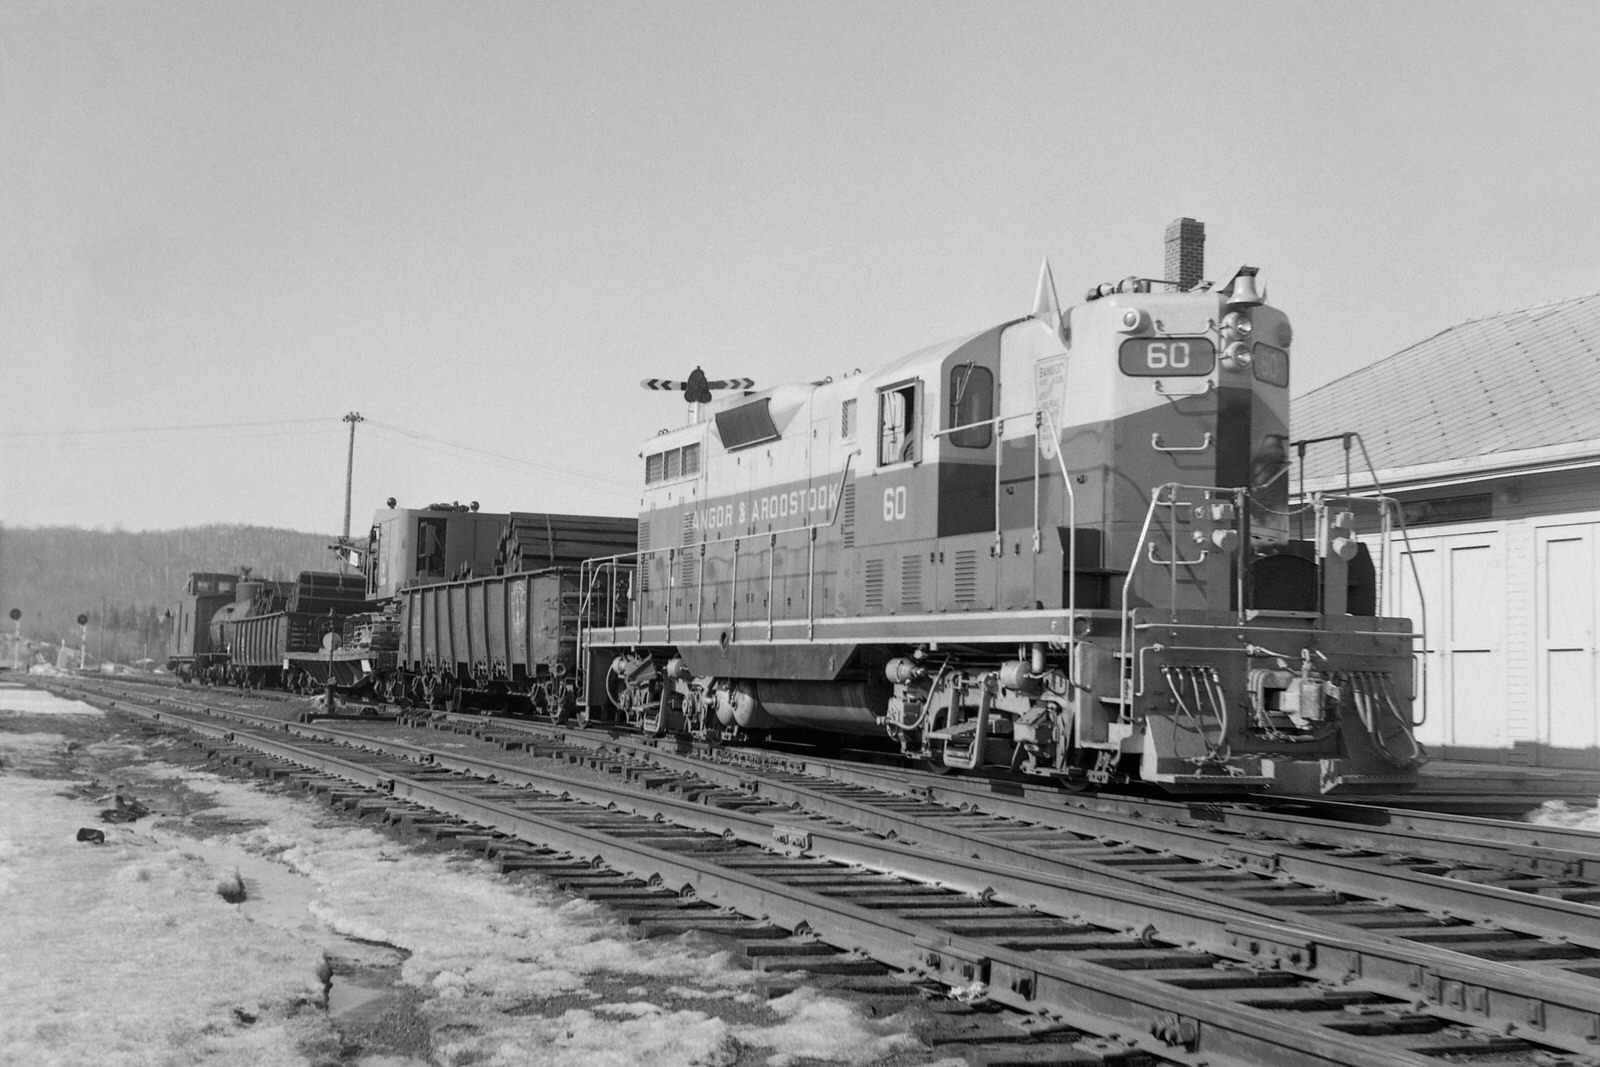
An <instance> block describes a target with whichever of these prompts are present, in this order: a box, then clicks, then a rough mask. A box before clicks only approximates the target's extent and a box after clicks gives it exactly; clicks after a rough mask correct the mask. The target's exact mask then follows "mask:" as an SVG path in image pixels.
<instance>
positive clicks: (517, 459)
mask: <svg viewBox="0 0 1600 1067" xmlns="http://www.w3.org/2000/svg"><path fill="white" fill-rule="evenodd" d="M367 425H369V426H373V427H376V428H378V429H381V430H386V431H388V432H389V433H392V434H396V435H398V436H400V437H404V438H409V439H411V440H414V441H422V442H426V443H428V444H433V445H440V446H443V447H445V448H451V449H455V450H456V451H459V452H467V453H471V454H472V455H477V456H487V457H489V458H491V459H497V460H501V461H502V462H505V463H510V464H513V465H515V466H518V467H527V468H529V469H531V470H536V471H542V472H545V473H547V474H555V475H560V476H563V477H567V478H574V479H577V480H579V481H582V482H585V483H591V484H592V483H594V482H604V483H606V484H608V485H612V486H616V487H617V489H618V491H621V492H625V493H628V494H632V493H633V492H634V490H635V489H636V488H637V487H636V486H633V485H629V484H628V483H626V482H622V481H618V480H617V479H614V478H605V477H601V476H599V475H597V474H595V473H594V472H593V471H585V470H576V469H574V468H571V467H558V466H556V465H555V464H553V463H542V462H540V461H538V460H532V459H528V458H527V457H526V456H513V455H510V454H508V453H505V452H496V451H494V450H493V449H488V448H478V447H477V446H475V445H466V444H462V443H461V442H459V441H448V440H446V439H444V438H443V437H435V436H433V435H432V434H426V433H422V432H421V431H420V430H413V429H410V428H408V427H405V426H396V425H394V424H393V423H388V422H383V421H382V420H380V419H368V420H367Z"/></svg>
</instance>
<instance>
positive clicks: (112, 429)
mask: <svg viewBox="0 0 1600 1067" xmlns="http://www.w3.org/2000/svg"><path fill="white" fill-rule="evenodd" d="M339 421H340V420H339V419H337V418H332V417H329V418H321V419H275V420H272V421H267V422H198V423H184V424H179V425H169V426H102V427H98V428H95V429H89V430H0V437H89V436H106V435H109V434H119V433H129V434H134V433H181V432H184V431H187V430H240V429H248V428H252V427H260V426H271V427H280V426H304V425H308V424H311V423H319V422H329V423H335V422H339Z"/></svg>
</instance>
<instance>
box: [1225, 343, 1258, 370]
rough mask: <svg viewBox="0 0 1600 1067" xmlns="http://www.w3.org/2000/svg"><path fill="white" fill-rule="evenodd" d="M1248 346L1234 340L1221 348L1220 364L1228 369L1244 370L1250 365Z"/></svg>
mask: <svg viewBox="0 0 1600 1067" xmlns="http://www.w3.org/2000/svg"><path fill="white" fill-rule="evenodd" d="M1250 359H1251V356H1250V346H1249V345H1247V344H1245V343H1244V342H1243V341H1235V342H1233V344H1231V345H1229V346H1228V347H1227V348H1225V349H1223V350H1222V365H1223V366H1224V367H1227V368H1228V369H1229V370H1244V369H1245V368H1246V367H1248V366H1250Z"/></svg>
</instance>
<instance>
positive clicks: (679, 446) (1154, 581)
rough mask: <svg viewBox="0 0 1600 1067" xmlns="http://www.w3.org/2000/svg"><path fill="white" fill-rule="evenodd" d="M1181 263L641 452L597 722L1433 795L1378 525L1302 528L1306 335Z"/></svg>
mask: <svg viewBox="0 0 1600 1067" xmlns="http://www.w3.org/2000/svg"><path fill="white" fill-rule="evenodd" d="M1186 221H1187V220H1186ZM1190 225H1191V226H1192V225H1193V224H1192V222H1191V223H1190ZM1201 239H1202V240H1203V237H1202V238H1201ZM1180 259H1181V261H1182V262H1184V263H1185V264H1186V266H1185V268H1184V270H1185V273H1186V274H1188V275H1190V276H1188V277H1181V278H1176V279H1172V280H1149V279H1143V278H1136V277H1135V278H1126V279H1124V280H1122V281H1120V282H1117V283H1110V284H1106V285H1102V286H1098V287H1096V288H1095V289H1093V290H1091V291H1090V292H1089V293H1088V295H1087V298H1086V299H1085V300H1084V301H1082V302H1081V303H1078V304H1075V305H1073V306H1070V307H1067V308H1065V309H1062V308H1061V306H1060V304H1059V301H1058V299H1057V297H1056V294H1055V287H1054V283H1053V280H1052V279H1051V277H1050V271H1049V266H1048V264H1046V265H1045V267H1044V268H1043V270H1042V272H1041V277H1040V283H1039V288H1038V291H1037V295H1036V298H1035V300H1034V307H1033V310H1032V313H1031V314H1029V315H1028V316H1026V317H1023V318H1018V319H1014V320H1012V321H1008V322H1003V323H1001V324H1000V325H997V326H994V327H992V328H989V329H986V330H982V331H980V332H978V333H975V334H972V335H970V336H966V337H962V338H958V339H956V340H953V341H949V342H946V343H943V344H938V345H934V346H932V347H929V348H925V349H923V350H921V351H918V352H914V353H912V354H910V355H908V356H905V357H904V358H902V359H899V360H898V361H895V362H893V363H890V364H888V365H887V366H884V367H882V368H881V369H879V370H877V371H875V372H872V373H867V374H860V373H856V374H852V375H850V376H846V377H842V378H839V379H823V380H821V381H813V382H803V383H796V384H790V385H782V386H778V387H776V388H770V389H763V390H760V391H752V392H744V393H742V394H740V395H733V396H725V397H722V398H719V399H716V400H713V401H711V402H710V403H708V404H704V405H700V406H699V407H698V410H697V413H696V417H695V418H693V420H692V421H690V422H689V423H688V424H687V425H684V426H682V427H680V428H678V429H675V430H671V431H668V432H665V433H663V434H661V435H659V436H656V437H653V438H651V439H650V440H649V441H648V442H647V444H646V447H645V449H644V452H643V455H642V459H643V465H644V472H643V473H644V485H643V500H642V508H641V511H640V515H639V523H638V544H637V550H636V551H634V552H629V553H622V554H617V555H613V556H609V557H604V558H596V559H593V560H590V561H588V562H587V563H586V564H584V569H583V576H582V580H581V585H582V588H583V591H584V596H585V600H586V603H588V602H593V603H597V604H603V605H608V606H614V605H617V604H625V605H626V609H627V610H626V611H625V612H610V613H609V617H610V618H611V619H613V620H621V619H625V620H626V621H625V622H619V621H613V622H612V624H610V625H606V624H604V623H603V622H602V623H601V624H598V625H596V624H594V623H593V622H592V620H594V619H595V618H604V617H607V613H600V614H598V615H597V614H596V613H595V612H593V611H588V612H587V613H585V614H584V615H583V619H584V622H583V623H582V632H581V635H580V654H581V663H582V670H583V677H582V679H581V680H580V681H581V686H582V691H581V695H580V699H581V700H582V701H583V702H584V704H585V705H586V709H587V713H588V715H589V716H590V717H591V718H593V717H601V718H611V719H615V720H619V721H625V722H627V723H629V724H632V725H634V726H636V727H639V728H641V729H643V730H646V731H650V732H656V733H662V732H670V731H688V732H695V733H699V734H702V735H707V736H718V737H743V736H760V735H764V734H770V733H776V732H781V731H786V730H804V731H810V732H814V733H823V734H831V735H877V736H882V735H885V734H886V735H887V736H888V737H889V738H892V739H893V740H894V741H895V742H897V743H898V745H899V747H900V749H901V750H902V751H903V753H904V754H905V755H906V756H907V757H909V758H911V759H914V760H917V761H922V762H924V763H927V764H929V765H932V766H936V767H940V768H948V769H954V770H978V769H981V768H1009V769H1010V770H1013V771H1018V772H1022V773H1026V774H1031V775H1037V776H1042V777H1048V778H1053V779H1057V780H1059V781H1061V782H1063V783H1065V784H1066V785H1068V786H1069V787H1093V786H1104V785H1109V784H1113V783H1122V782H1144V783H1150V784H1153V785H1155V786H1158V787H1160V788H1163V789H1166V790H1169V791H1173V792H1186V793H1192V792H1201V793H1204V792H1207V791H1242V790H1252V791H1269V792H1281V793H1289V794H1310V795H1318V794H1326V793H1351V792H1363V791H1367V792H1374V791H1383V792H1389V791H1394V790H1398V789H1404V788H1406V787H1408V786H1409V785H1411V784H1413V783H1414V782H1415V781H1416V779H1417V774H1418V768H1419V766H1420V764H1421V763H1422V761H1423V758H1424V754H1423V752H1422V750H1421V749H1420V748H1419V746H1418V745H1417V743H1416V742H1415V740H1414V737H1413V722H1412V714H1413V711H1412V709H1413V698H1414V692H1413V690H1414V687H1415V684H1416V681H1415V677H1416V668H1415V663H1416V661H1415V656H1414V641H1415V639H1416V638H1417V637H1418V636H1419V635H1417V634H1416V633H1414V630H1413V626H1412V623H1411V622H1410V621H1409V620H1407V619H1403V618H1391V617H1385V616H1384V615H1382V614H1380V612H1379V608H1378V605H1379V602H1380V600H1381V599H1382V590H1381V589H1380V587H1379V586H1380V574H1381V572H1382V568H1381V567H1375V566H1374V563H1373V560H1372V558H1371V555H1370V554H1369V551H1368V549H1367V547H1366V546H1365V545H1364V544H1362V543H1360V542H1359V541H1358V540H1357V538H1356V537H1355V534H1354V529H1355V526H1356V517H1357V516H1358V515H1359V514H1360V513H1361V511H1362V509H1375V510H1377V511H1380V512H1385V511H1386V508H1387V505H1386V502H1385V501H1383V500H1379V499H1372V498H1336V497H1318V498H1316V499H1314V500H1310V501H1307V502H1304V503H1303V504H1299V503H1297V504H1296V505H1295V509H1296V510H1291V501H1290V494H1289V485H1290V466H1291V462H1290V458H1291V457H1290V452H1291V441H1290V429H1289V381H1290V366H1291V352H1292V350H1293V349H1292V341H1293V331H1292V329H1291V327H1290V323H1289V319H1288V317H1287V316H1286V315H1285V314H1284V312H1283V311H1282V310H1280V309H1278V308H1276V307H1274V306H1272V305H1271V304H1270V303H1268V302H1267V299H1266V294H1265V291H1264V289H1263V288H1262V286H1261V282H1260V278H1259V276H1258V272H1257V271H1256V269H1255V268H1252V267H1243V268H1241V269H1240V270H1239V271H1238V272H1237V273H1235V274H1234V275H1233V276H1232V278H1230V279H1229V280H1228V281H1227V282H1226V283H1224V284H1221V285H1213V284H1211V283H1202V282H1200V281H1199V276H1200V271H1199V270H1198V269H1197V262H1198V256H1197V255H1195V254H1194V253H1193V251H1192V250H1190V249H1185V250H1183V255H1182V256H1181V257H1180Z"/></svg>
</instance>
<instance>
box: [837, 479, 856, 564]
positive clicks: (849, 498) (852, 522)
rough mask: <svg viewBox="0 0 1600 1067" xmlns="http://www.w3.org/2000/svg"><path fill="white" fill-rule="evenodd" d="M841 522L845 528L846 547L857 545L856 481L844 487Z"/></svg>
mask: <svg viewBox="0 0 1600 1067" xmlns="http://www.w3.org/2000/svg"><path fill="white" fill-rule="evenodd" d="M839 507H840V508H841V509H842V510H841V512H840V517H839V522H840V525H841V526H842V528H843V531H844V533H843V540H844V547H846V548H854V547H856V483H855V482H851V483H850V484H849V485H847V486H845V487H844V501H843V503H841V504H840V505H839Z"/></svg>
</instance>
